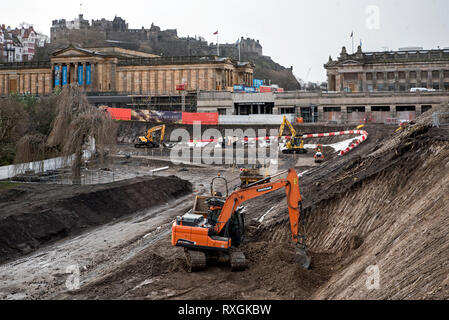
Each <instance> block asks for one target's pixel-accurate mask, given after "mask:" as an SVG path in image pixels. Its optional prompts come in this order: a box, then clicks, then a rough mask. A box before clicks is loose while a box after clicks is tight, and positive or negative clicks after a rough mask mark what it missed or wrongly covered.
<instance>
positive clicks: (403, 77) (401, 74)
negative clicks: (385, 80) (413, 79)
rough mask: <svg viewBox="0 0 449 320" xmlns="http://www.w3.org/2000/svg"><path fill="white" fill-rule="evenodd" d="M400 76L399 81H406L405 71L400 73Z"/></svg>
mask: <svg viewBox="0 0 449 320" xmlns="http://www.w3.org/2000/svg"><path fill="white" fill-rule="evenodd" d="M398 76H399V80H404V79H405V72H404V71H400V72H399V74H398Z"/></svg>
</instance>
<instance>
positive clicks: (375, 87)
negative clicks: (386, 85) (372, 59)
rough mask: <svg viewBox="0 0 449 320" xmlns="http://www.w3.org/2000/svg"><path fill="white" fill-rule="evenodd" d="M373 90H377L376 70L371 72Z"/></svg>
mask: <svg viewBox="0 0 449 320" xmlns="http://www.w3.org/2000/svg"><path fill="white" fill-rule="evenodd" d="M373 91H377V72H373Z"/></svg>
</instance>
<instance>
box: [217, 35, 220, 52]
mask: <svg viewBox="0 0 449 320" xmlns="http://www.w3.org/2000/svg"><path fill="white" fill-rule="evenodd" d="M218 35H219V34H218V33H217V56H220V43H219V42H218Z"/></svg>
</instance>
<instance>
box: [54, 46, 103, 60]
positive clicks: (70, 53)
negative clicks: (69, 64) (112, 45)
mask: <svg viewBox="0 0 449 320" xmlns="http://www.w3.org/2000/svg"><path fill="white" fill-rule="evenodd" d="M52 56H53V57H54V58H63V57H93V56H104V55H103V54H101V53H99V52H95V51H91V50H86V49H83V48H77V47H74V46H69V47H68V48H65V49H62V50H59V51H56V52H53V54H52Z"/></svg>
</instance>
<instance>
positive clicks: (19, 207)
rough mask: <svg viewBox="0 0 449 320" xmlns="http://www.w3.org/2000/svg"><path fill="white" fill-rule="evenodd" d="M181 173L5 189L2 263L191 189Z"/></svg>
mask: <svg viewBox="0 0 449 320" xmlns="http://www.w3.org/2000/svg"><path fill="white" fill-rule="evenodd" d="M191 189H192V186H191V184H190V182H188V181H185V180H181V179H179V178H177V177H168V178H166V177H145V178H136V179H132V180H127V181H121V182H117V183H111V184H106V185H98V186H55V185H23V186H17V187H14V188H13V189H9V190H5V191H0V263H2V262H5V261H6V260H8V259H10V258H12V257H15V256H18V255H21V254H26V253H29V252H31V251H33V250H35V249H37V248H39V247H40V246H42V245H44V244H47V243H49V242H52V241H55V240H59V239H62V238H64V237H67V236H70V235H74V234H76V233H79V232H80V231H82V230H83V229H86V228H90V227H93V226H98V225H101V224H105V223H108V222H110V221H112V220H115V219H118V218H120V217H123V216H126V215H129V214H132V213H135V212H136V211H139V210H143V209H147V208H150V207H152V206H156V205H159V204H162V203H165V202H167V201H168V200H170V199H174V198H178V197H180V196H182V195H185V194H188V193H190V192H191Z"/></svg>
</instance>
